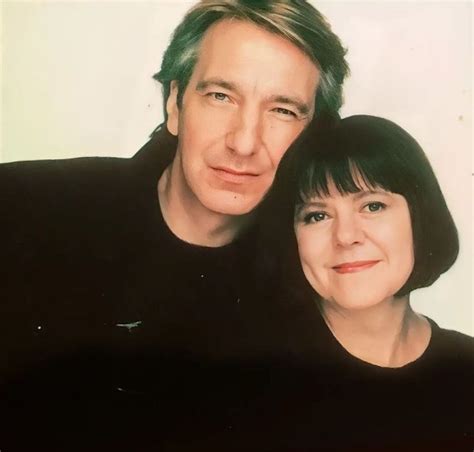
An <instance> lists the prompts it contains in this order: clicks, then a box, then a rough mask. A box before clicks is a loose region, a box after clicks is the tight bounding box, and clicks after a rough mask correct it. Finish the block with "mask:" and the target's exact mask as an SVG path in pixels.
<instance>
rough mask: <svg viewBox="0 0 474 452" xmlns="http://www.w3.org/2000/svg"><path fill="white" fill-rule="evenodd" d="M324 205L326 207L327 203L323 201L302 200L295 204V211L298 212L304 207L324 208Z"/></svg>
mask: <svg viewBox="0 0 474 452" xmlns="http://www.w3.org/2000/svg"><path fill="white" fill-rule="evenodd" d="M325 207H327V204H326V203H325V202H324V201H308V202H302V203H300V204H297V205H296V208H295V213H296V214H298V213H300V212H301V211H302V210H305V209H314V208H318V209H324V208H325Z"/></svg>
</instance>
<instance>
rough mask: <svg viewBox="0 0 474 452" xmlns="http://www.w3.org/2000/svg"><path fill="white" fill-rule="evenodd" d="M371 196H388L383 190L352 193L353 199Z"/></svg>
mask: <svg viewBox="0 0 474 452" xmlns="http://www.w3.org/2000/svg"><path fill="white" fill-rule="evenodd" d="M372 195H382V196H388V193H387V192H386V191H385V190H362V191H359V192H357V193H354V199H361V198H365V197H366V196H372Z"/></svg>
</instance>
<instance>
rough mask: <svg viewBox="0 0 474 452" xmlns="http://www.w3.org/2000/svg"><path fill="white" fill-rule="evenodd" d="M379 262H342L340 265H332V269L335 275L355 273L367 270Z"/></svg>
mask: <svg viewBox="0 0 474 452" xmlns="http://www.w3.org/2000/svg"><path fill="white" fill-rule="evenodd" d="M379 262H380V261H379V260H370V261H355V262H343V263H342V264H337V265H334V267H332V268H333V270H335V271H336V272H337V273H342V274H344V273H356V272H361V271H363V270H367V269H369V268H371V267H373V266H374V265H376V264H378V263H379Z"/></svg>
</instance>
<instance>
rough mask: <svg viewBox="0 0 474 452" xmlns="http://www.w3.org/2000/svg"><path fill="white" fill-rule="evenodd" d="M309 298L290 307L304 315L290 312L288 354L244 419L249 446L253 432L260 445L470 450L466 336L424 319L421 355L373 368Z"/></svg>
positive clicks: (473, 426) (471, 370)
mask: <svg viewBox="0 0 474 452" xmlns="http://www.w3.org/2000/svg"><path fill="white" fill-rule="evenodd" d="M311 304H312V303H311ZM311 304H308V305H307V306H306V307H305V308H302V307H301V306H300V307H299V308H298V309H299V310H300V314H301V316H304V320H303V319H299V320H296V318H295V317H293V318H292V321H293V322H294V325H297V326H298V328H297V330H296V329H295V330H294V334H293V344H292V346H291V348H292V350H293V351H294V354H292V359H290V360H287V361H286V364H287V365H286V366H284V367H282V368H280V369H274V372H273V376H272V385H271V387H267V394H266V395H264V396H262V399H261V400H260V402H259V409H258V419H257V418H256V417H254V418H250V417H247V419H246V423H244V425H245V428H247V429H248V430H249V431H252V432H253V433H252V434H251V435H250V436H251V437H252V435H253V439H254V442H253V444H254V445H256V444H257V442H256V441H255V438H259V441H260V446H261V448H260V450H267V449H266V447H267V448H268V450H288V451H293V450H305V451H306V450H326V449H325V448H331V450H344V451H346V450H360V451H366V450H373V451H379V450H397V451H399V450H403V451H405V450H417V451H420V450H423V451H425V450H426V451H427V450H449V451H464V450H466V451H467V450H472V448H473V447H474V411H473V407H474V339H473V338H471V337H469V336H466V335H464V334H461V333H458V332H455V331H450V330H445V329H442V328H440V327H439V326H438V325H437V324H436V323H435V322H433V321H432V320H431V319H428V320H429V322H430V324H431V328H432V336H431V340H430V343H429V346H428V348H427V349H426V351H425V352H424V353H423V355H422V356H421V357H420V358H418V359H417V360H415V361H413V362H411V363H409V364H407V365H405V366H403V367H400V368H385V367H380V366H376V365H372V364H369V363H367V362H365V361H362V360H360V359H358V358H356V357H354V356H353V355H351V354H350V353H349V352H347V351H346V350H345V349H344V348H343V347H342V345H341V344H340V343H339V342H338V341H337V340H336V339H335V337H334V336H333V335H332V333H331V331H330V330H329V328H328V327H327V326H326V324H325V322H324V320H323V319H322V317H321V315H320V314H319V312H318V310H317V308H316V306H315V305H313V306H311ZM256 403H257V402H256ZM255 411H257V410H255ZM245 428H242V430H245ZM252 429H253V430H252Z"/></svg>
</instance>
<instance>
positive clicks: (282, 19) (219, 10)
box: [153, 0, 349, 120]
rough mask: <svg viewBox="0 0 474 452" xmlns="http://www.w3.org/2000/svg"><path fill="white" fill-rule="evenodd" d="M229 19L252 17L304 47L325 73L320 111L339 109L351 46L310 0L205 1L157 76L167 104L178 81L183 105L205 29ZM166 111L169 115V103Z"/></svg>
mask: <svg viewBox="0 0 474 452" xmlns="http://www.w3.org/2000/svg"><path fill="white" fill-rule="evenodd" d="M225 19H236V20H243V21H248V22H252V23H254V24H256V25H258V26H260V27H263V28H265V29H266V30H268V31H270V32H271V33H275V34H277V35H279V36H282V37H284V38H285V39H287V40H289V41H290V42H292V43H293V44H295V45H296V46H297V47H298V48H300V49H301V50H302V51H303V52H304V53H305V54H306V55H308V56H309V57H310V58H311V60H312V61H313V62H314V63H315V64H316V65H317V66H318V68H319V70H320V72H321V81H320V86H319V87H318V92H317V94H316V116H318V115H328V116H334V115H335V114H337V111H338V110H339V108H340V107H341V105H342V102H343V99H342V84H343V82H344V79H345V77H346V76H347V75H348V73H349V66H348V64H347V62H346V60H345V58H344V56H345V54H346V50H345V49H344V47H343V46H342V44H341V42H340V40H339V38H338V37H337V36H336V35H335V34H334V33H333V32H332V31H331V27H330V25H329V24H328V22H327V21H326V19H325V18H324V17H323V15H322V14H321V13H320V12H319V11H318V10H316V9H315V8H314V7H313V6H312V5H311V4H310V3H308V2H307V1H305V0H202V1H200V2H199V3H198V4H197V5H196V6H194V7H193V8H191V9H190V10H189V11H188V13H187V14H186V16H185V17H184V19H183V20H182V22H181V23H180V24H179V25H178V27H177V28H176V29H175V31H174V34H173V36H172V38H171V41H170V44H169V46H168V48H167V49H166V51H165V54H164V56H163V60H162V65H161V69H160V71H159V72H157V73H156V74H155V75H154V76H153V78H154V79H155V80H157V81H159V82H160V83H161V84H162V90H163V101H164V104H165V105H166V101H167V99H168V96H169V94H170V84H171V82H172V81H173V80H176V81H177V85H178V105H180V104H181V101H182V97H183V94H184V91H185V89H186V87H187V85H188V83H189V80H190V78H191V76H192V73H193V70H194V67H195V65H196V62H197V60H198V57H199V48H200V44H201V41H202V39H203V36H204V34H205V33H206V31H207V30H208V29H209V27H211V25H213V24H215V23H217V22H218V21H221V20H225ZM164 115H165V120H166V118H167V113H166V108H164Z"/></svg>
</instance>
